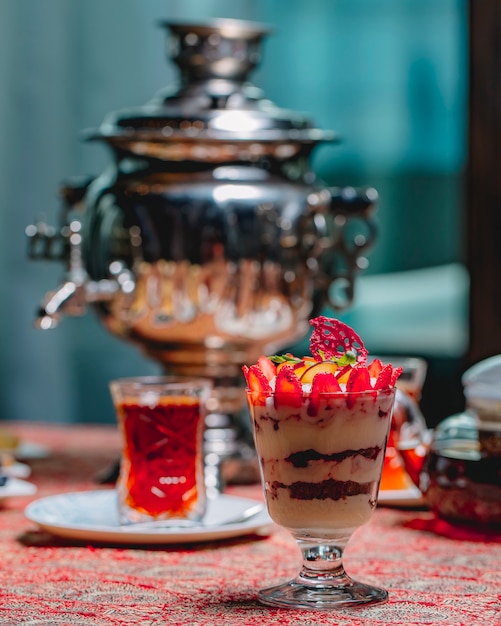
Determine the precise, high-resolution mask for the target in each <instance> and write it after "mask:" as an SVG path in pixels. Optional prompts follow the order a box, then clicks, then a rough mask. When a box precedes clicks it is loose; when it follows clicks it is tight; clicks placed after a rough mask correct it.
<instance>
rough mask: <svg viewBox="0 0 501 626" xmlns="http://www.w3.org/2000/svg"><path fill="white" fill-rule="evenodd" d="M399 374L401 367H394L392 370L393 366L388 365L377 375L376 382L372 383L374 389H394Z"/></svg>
mask: <svg viewBox="0 0 501 626" xmlns="http://www.w3.org/2000/svg"><path fill="white" fill-rule="evenodd" d="M401 373H402V368H401V367H396V368H395V369H394V368H393V365H391V363H388V364H387V365H385V366H384V367H383V369H382V370H381V372H380V373H379V375H378V377H377V380H376V382H375V383H374V389H388V388H390V387H394V386H395V383H396V381H397V378H398V377H399V376H400V374H401Z"/></svg>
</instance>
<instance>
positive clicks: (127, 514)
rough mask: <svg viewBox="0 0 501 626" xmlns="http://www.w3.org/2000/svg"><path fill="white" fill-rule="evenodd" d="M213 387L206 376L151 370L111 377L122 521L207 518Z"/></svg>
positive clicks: (129, 522) (131, 522)
mask: <svg viewBox="0 0 501 626" xmlns="http://www.w3.org/2000/svg"><path fill="white" fill-rule="evenodd" d="M210 391H211V384H210V382H209V381H207V380H203V379H183V378H176V377H161V376H160V377H155V376H151V377H135V378H122V379H117V380H113V381H111V382H110V392H111V396H112V399H113V403H114V405H115V411H116V415H117V421H118V424H119V428H120V432H121V434H122V442H123V450H122V455H121V463H120V474H119V478H118V482H117V497H118V512H119V520H120V523H121V524H134V523H138V522H141V523H144V522H152V521H162V522H164V521H166V520H189V521H191V522H197V521H200V520H201V519H202V517H203V515H204V514H205V510H206V491H205V481H204V454H203V434H204V427H205V424H204V421H205V403H206V400H207V398H208V396H209V394H210Z"/></svg>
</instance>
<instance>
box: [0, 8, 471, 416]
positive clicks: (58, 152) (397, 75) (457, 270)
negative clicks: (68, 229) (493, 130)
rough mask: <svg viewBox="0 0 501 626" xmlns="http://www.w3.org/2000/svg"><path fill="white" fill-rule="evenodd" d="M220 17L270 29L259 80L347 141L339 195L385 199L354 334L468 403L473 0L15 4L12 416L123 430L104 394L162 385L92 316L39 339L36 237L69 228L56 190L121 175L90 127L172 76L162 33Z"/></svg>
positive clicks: (0, 368) (1, 20)
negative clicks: (132, 379) (86, 135)
mask: <svg viewBox="0 0 501 626" xmlns="http://www.w3.org/2000/svg"><path fill="white" fill-rule="evenodd" d="M213 17H234V18H240V19H250V20H254V21H260V22H265V23H267V24H270V25H271V26H272V27H273V30H274V34H273V35H272V36H270V37H269V39H268V40H267V41H266V43H265V45H264V58H263V62H262V65H261V66H260V67H259V68H258V69H257V71H256V72H255V73H254V74H253V76H252V80H253V82H254V83H255V84H257V85H258V86H260V87H262V88H263V89H264V91H265V94H266V95H267V96H268V97H269V98H270V99H271V100H273V101H275V102H276V103H277V104H278V105H280V106H284V107H287V108H291V109H296V110H301V111H305V112H308V114H309V115H310V116H311V117H312V118H313V119H314V120H315V122H316V124H317V125H318V126H319V127H321V128H325V129H332V130H335V131H337V132H338V133H339V134H340V135H341V136H342V138H343V143H342V144H341V145H338V146H330V147H327V146H325V147H321V148H319V149H318V150H317V152H316V153H315V155H314V159H313V167H314V169H315V170H316V172H317V173H318V175H319V176H320V177H321V178H323V179H324V180H325V181H326V183H328V184H333V185H334V184H335V185H338V184H339V185H345V184H346V185H370V186H374V187H376V188H377V189H378V191H379V193H380V197H381V200H380V205H379V211H378V216H379V221H380V224H381V235H380V238H379V242H378V244H377V246H376V248H375V249H374V250H373V251H372V253H371V255H370V257H369V259H370V267H369V269H368V270H367V271H366V272H365V274H364V276H363V278H361V279H360V280H359V284H358V285H357V301H356V304H355V306H354V307H353V309H352V310H351V311H348V312H347V313H346V314H345V316H344V319H345V320H346V321H348V322H349V323H353V324H355V325H356V327H357V330H358V331H359V332H360V334H362V336H367V338H368V345H369V348H371V349H372V350H374V351H377V352H382V351H384V349H385V348H386V352H393V353H413V354H419V355H422V356H425V357H426V358H428V359H429V360H430V364H431V367H430V376H429V378H430V381H431V382H430V383H429V384H430V385H433V384H434V383H435V385H436V384H437V382H438V383H440V384H441V382H442V381H446V384H447V385H451V388H450V390H447V389H446V391H445V395H446V396H447V397H449V398H451V399H452V400H451V403H452V404H454V403H456V404H457V403H458V401H459V400H458V391H457V388H456V387H457V384H458V383H456V382H455V381H457V372H458V371H459V369H460V367H461V359H462V356H463V354H464V352H465V350H466V345H467V289H468V285H467V273H466V271H465V269H464V266H463V258H464V251H463V240H464V237H465V233H464V228H463V189H462V185H463V169H464V162H465V153H466V121H467V88H468V85H467V55H468V50H467V26H468V25H467V7H466V0H247V1H246V0H179V1H174V0H171V1H169V0H71V2H69V1H68V0H44V1H43V2H40V0H2V1H1V2H0V85H1V89H0V94H1V95H0V119H1V120H2V122H1V123H2V133H1V138H0V237H1V240H0V255H1V264H0V272H1V275H0V279H1V285H2V296H3V297H2V307H1V309H0V320H1V321H0V333H1V337H0V340H1V344H0V345H1V351H0V375H1V376H0V390H1V394H2V403H1V413H0V419H26V420H44V421H55V422H96V421H98V422H99V421H103V422H113V421H114V415H113V411H112V406H111V401H110V399H109V395H108V386H107V385H108V381H109V380H110V379H111V378H114V377H117V376H123V375H133V374H138V373H143V374H147V373H153V372H156V371H157V369H158V368H157V366H156V364H154V363H152V362H150V361H148V360H146V359H145V358H143V357H142V356H141V355H140V354H139V353H138V351H137V350H136V348H133V347H131V346H128V345H125V344H124V343H122V342H120V341H119V340H118V339H115V338H113V337H112V336H110V335H109V334H108V333H107V332H106V331H105V330H104V329H103V328H102V327H101V326H100V324H99V323H98V321H97V319H96V318H95V316H94V315H93V314H92V312H89V313H88V314H87V315H86V316H85V317H83V318H66V319H65V320H64V321H63V323H62V324H61V326H60V327H59V328H58V329H57V330H56V331H54V332H42V331H38V330H35V329H33V326H32V325H33V320H34V316H35V311H36V308H37V306H38V303H39V301H40V300H41V299H42V297H43V296H44V294H45V292H46V291H48V290H50V289H54V288H55V287H56V286H57V285H58V283H59V281H60V279H61V274H62V269H63V268H62V266H60V265H58V264H57V263H49V262H36V263H35V262H32V261H29V260H28V259H27V257H26V247H27V246H26V241H25V235H24V229H25V227H26V225H27V224H29V223H32V222H33V221H34V220H35V218H37V217H40V216H44V217H45V218H46V219H47V220H48V221H49V223H52V224H56V223H57V219H58V217H57V216H58V198H57V194H58V188H59V186H60V184H61V182H62V181H63V180H65V179H68V178H70V177H73V176H75V175H81V174H84V175H87V174H98V173H100V172H101V170H102V169H103V168H104V167H105V166H106V164H107V163H108V162H109V159H110V155H109V154H108V152H107V151H106V150H105V148H104V147H101V146H99V145H96V144H85V143H83V142H82V141H81V139H80V133H81V131H82V130H83V129H86V128H91V127H96V126H97V125H98V124H99V123H100V122H101V121H102V119H103V117H104V116H105V115H106V114H107V113H108V112H109V111H112V110H116V109H121V108H125V107H129V106H135V105H141V104H143V103H145V102H146V101H148V100H149V99H150V98H151V97H152V95H153V94H154V93H155V92H156V91H158V90H159V89H160V88H162V87H164V86H165V85H166V84H170V83H172V82H173V81H174V80H175V79H176V77H177V74H176V70H175V68H174V67H173V66H171V65H170V64H169V63H168V62H167V61H166V59H165V52H164V50H165V40H166V35H165V32H164V31H163V30H162V29H161V28H158V26H157V22H158V21H159V20H163V19H173V20H183V19H188V20H203V19H206V18H213ZM453 387H454V388H453ZM451 403H450V404H451ZM452 404H451V408H454V407H452ZM448 408H449V406H447V405H444V406H443V408H442V407H441V408H440V409H439V410H443V411H447V410H448Z"/></svg>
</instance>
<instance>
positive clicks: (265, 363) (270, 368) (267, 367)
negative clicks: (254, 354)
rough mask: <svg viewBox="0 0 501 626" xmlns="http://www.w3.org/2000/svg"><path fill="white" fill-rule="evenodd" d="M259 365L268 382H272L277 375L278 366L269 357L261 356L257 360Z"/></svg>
mask: <svg viewBox="0 0 501 626" xmlns="http://www.w3.org/2000/svg"><path fill="white" fill-rule="evenodd" d="M257 365H258V367H260V368H261V371H262V372H263V374H264V375H265V376H266V379H267V380H271V379H272V378H274V377H275V376H276V375H277V366H276V365H275V363H273V362H272V361H271V360H270V359H269V358H268V357H267V356H260V357H259V359H258V360H257Z"/></svg>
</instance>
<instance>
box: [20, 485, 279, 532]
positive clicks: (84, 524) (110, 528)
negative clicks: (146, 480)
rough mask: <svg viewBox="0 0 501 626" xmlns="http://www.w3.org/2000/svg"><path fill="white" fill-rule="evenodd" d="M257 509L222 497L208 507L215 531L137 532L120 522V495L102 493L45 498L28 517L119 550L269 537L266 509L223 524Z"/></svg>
mask: <svg viewBox="0 0 501 626" xmlns="http://www.w3.org/2000/svg"><path fill="white" fill-rule="evenodd" d="M254 504H256V501H255V500H250V499H249V498H238V497H236V496H229V495H221V496H219V497H217V498H216V499H214V500H209V502H208V506H207V513H206V516H205V520H204V521H205V523H207V524H211V526H210V527H204V526H194V527H193V528H154V529H147V530H145V529H134V526H133V525H131V526H121V525H120V523H119V521H118V513H117V500H116V493H115V490H114V489H103V490H99V491H82V492H78V493H67V494H61V495H56V496H48V497H46V498H40V499H39V500H35V501H34V502H32V503H31V504H29V505H28V506H27V507H26V509H25V515H26V517H27V518H28V519H29V520H31V521H32V522H35V523H36V524H38V525H39V526H41V527H42V528H43V529H44V530H48V531H49V532H51V533H53V534H55V535H58V536H60V537H67V538H71V539H79V540H80V539H83V540H84V541H104V542H111V543H120V544H145V543H148V544H169V543H191V542H197V541H211V540H215V539H227V538H230V537H238V536H241V535H248V534H252V533H254V534H260V535H265V534H269V532H270V530H271V526H272V522H271V520H270V518H269V516H268V513H267V512H266V510H265V509H263V511H261V512H260V513H258V514H257V515H256V516H255V517H253V518H252V519H249V520H247V521H245V522H240V523H237V524H224V521H225V520H229V519H232V518H234V517H238V515H239V514H240V513H242V512H243V511H245V510H246V509H248V508H249V507H250V506H252V505H254Z"/></svg>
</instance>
